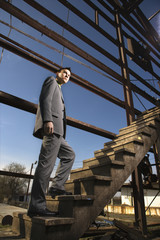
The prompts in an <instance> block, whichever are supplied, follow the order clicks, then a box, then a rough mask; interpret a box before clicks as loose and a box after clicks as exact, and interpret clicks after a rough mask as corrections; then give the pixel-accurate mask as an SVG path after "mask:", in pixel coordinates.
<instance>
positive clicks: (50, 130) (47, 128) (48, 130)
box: [44, 122, 54, 135]
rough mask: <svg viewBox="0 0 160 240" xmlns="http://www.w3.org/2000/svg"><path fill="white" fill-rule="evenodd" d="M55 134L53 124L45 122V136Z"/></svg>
mask: <svg viewBox="0 0 160 240" xmlns="http://www.w3.org/2000/svg"><path fill="white" fill-rule="evenodd" d="M53 132H54V126H53V122H45V123H44V134H46V135H52V134H53Z"/></svg>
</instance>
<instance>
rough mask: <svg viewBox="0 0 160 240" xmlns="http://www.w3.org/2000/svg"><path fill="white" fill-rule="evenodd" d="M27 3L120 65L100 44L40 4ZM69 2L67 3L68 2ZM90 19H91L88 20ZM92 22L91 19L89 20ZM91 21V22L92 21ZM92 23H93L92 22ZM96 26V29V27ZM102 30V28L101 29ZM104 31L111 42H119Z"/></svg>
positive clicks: (31, 1)
mask: <svg viewBox="0 0 160 240" xmlns="http://www.w3.org/2000/svg"><path fill="white" fill-rule="evenodd" d="M23 1H25V2H26V3H28V4H29V5H30V6H32V7H33V8H35V9H36V10H38V11H39V12H41V13H42V14H44V15H45V16H46V17H48V18H49V19H51V20H53V21H54V22H56V23H57V24H59V25H60V26H62V27H63V28H65V29H67V30H68V31H69V32H71V33H72V34H74V35H75V36H77V37H78V38H79V39H81V40H82V41H84V42H85V43H87V44H88V45H89V46H92V47H93V48H94V49H96V50H97V51H99V52H100V53H102V54H103V55H104V56H106V57H108V58H109V59H110V60H111V61H113V62H114V63H116V64H118V65H120V61H119V59H117V58H115V57H114V56H113V55H112V54H110V53H109V52H107V51H106V50H105V49H103V48H102V47H100V46H99V45H98V44H96V43H95V42H93V41H92V40H90V39H89V38H88V37H86V36H85V35H84V34H82V33H81V32H79V31H78V30H77V29H75V28H73V27H72V26H70V25H69V24H67V23H66V22H65V21H63V20H62V19H60V18H59V17H57V16H56V15H55V14H53V13H52V12H50V11H49V10H48V9H46V8H44V7H43V6H42V5H40V4H39V3H37V2H36V1H33V0H23ZM66 2H67V1H66ZM84 16H85V15H84ZM88 19H89V18H88ZM89 20H90V19H89ZM90 21H91V20H90ZM91 22H92V21H91ZM92 23H93V24H92V25H93V26H94V28H98V29H99V28H100V27H98V26H97V25H96V24H95V23H94V22H92ZM95 26H96V27H95ZM100 29H101V28H100ZM102 31H103V35H104V34H105V35H106V37H107V38H108V39H110V41H111V42H113V43H116V44H117V41H116V40H115V39H114V38H113V37H112V36H110V35H109V34H108V33H106V32H105V31H104V30H103V29H101V32H102Z"/></svg>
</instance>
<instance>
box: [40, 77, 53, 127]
mask: <svg viewBox="0 0 160 240" xmlns="http://www.w3.org/2000/svg"><path fill="white" fill-rule="evenodd" d="M56 87H57V83H56V80H55V78H54V77H48V78H47V79H46V80H45V81H44V83H43V86H42V90H41V94H40V98H39V101H40V111H41V115H42V120H43V123H44V122H53V119H52V112H51V108H52V104H53V103H52V98H53V94H54V91H55V89H56Z"/></svg>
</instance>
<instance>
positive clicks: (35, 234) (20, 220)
mask: <svg viewBox="0 0 160 240" xmlns="http://www.w3.org/2000/svg"><path fill="white" fill-rule="evenodd" d="M13 215H14V217H13V224H12V231H13V232H15V233H17V234H19V235H20V236H21V237H24V238H25V239H26V240H29V239H34V240H45V239H46V240H47V239H51V238H50V236H52V237H53V235H54V234H55V232H56V234H57V232H58V231H59V232H61V231H62V230H63V231H62V232H64V233H65V231H67V230H68V226H69V225H72V224H73V223H74V221H75V219H74V218H64V217H63V218H62V217H33V218H30V217H28V216H27V214H26V213H22V212H14V213H13ZM62 239H63V238H62Z"/></svg>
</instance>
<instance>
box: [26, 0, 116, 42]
mask: <svg viewBox="0 0 160 240" xmlns="http://www.w3.org/2000/svg"><path fill="white" fill-rule="evenodd" d="M24 1H25V0H24ZM27 1H28V0H27ZM58 1H59V2H60V3H62V4H63V5H64V6H65V7H67V8H68V9H69V10H71V11H72V12H73V13H75V14H76V15H77V16H78V17H80V18H81V19H83V20H84V21H85V22H86V23H88V24H89V25H90V26H92V27H93V28H95V29H96V30H97V31H98V32H99V33H101V34H102V35H103V36H105V37H106V38H108V39H109V40H110V41H111V42H112V43H114V44H115V45H118V42H117V40H116V39H115V38H113V37H112V36H111V35H110V34H108V33H107V32H106V31H104V29H102V28H101V27H100V26H98V25H97V24H96V23H95V22H93V21H92V20H91V19H90V18H88V17H87V16H86V15H85V14H83V13H82V12H81V11H79V10H78V9H77V8H75V7H74V6H73V5H72V4H71V3H69V2H68V1H66V0H58ZM86 3H87V4H89V3H88V2H86ZM93 5H94V4H93ZM94 10H95V13H96V14H97V13H98V14H100V15H103V16H104V15H105V14H104V13H103V12H102V11H101V10H100V9H98V8H96V9H94ZM105 19H106V20H107V21H108V22H109V23H110V24H112V26H115V23H114V21H113V20H112V19H111V18H109V17H108V16H107V15H105Z"/></svg>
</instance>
